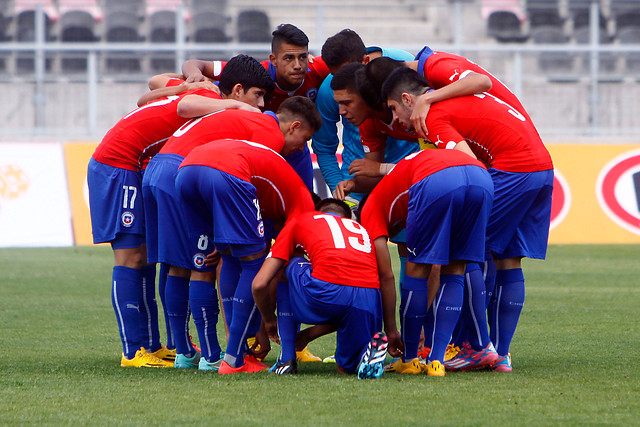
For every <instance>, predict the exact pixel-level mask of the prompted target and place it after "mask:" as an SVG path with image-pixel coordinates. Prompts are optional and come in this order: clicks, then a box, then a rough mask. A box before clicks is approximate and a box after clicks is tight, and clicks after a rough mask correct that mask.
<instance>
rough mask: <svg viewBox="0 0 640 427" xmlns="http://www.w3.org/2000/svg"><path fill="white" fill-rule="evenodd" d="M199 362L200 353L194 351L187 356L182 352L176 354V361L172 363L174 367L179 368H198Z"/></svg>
mask: <svg viewBox="0 0 640 427" xmlns="http://www.w3.org/2000/svg"><path fill="white" fill-rule="evenodd" d="M199 363H200V353H197V352H196V353H195V354H194V355H193V356H191V357H187V356H185V355H184V354H182V353H178V354H176V361H175V362H174V363H173V367H174V368H180V369H198V365H199Z"/></svg>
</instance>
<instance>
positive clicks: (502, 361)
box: [491, 353, 513, 372]
mask: <svg viewBox="0 0 640 427" xmlns="http://www.w3.org/2000/svg"><path fill="white" fill-rule="evenodd" d="M491 369H493V371H494V372H511V371H513V368H512V367H511V353H509V354H507V355H506V356H500V355H498V360H496V361H495V363H493V365H491Z"/></svg>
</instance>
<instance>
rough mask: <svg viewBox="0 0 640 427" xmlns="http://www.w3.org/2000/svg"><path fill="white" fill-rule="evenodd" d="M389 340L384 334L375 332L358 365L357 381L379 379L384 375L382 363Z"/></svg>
mask: <svg viewBox="0 0 640 427" xmlns="http://www.w3.org/2000/svg"><path fill="white" fill-rule="evenodd" d="M388 346H389V340H388V339H387V335H386V334H385V333H384V332H377V333H376V334H375V335H374V336H373V339H372V340H371V342H370V343H369V345H367V349H366V350H365V352H364V354H363V355H362V359H361V360H360V364H358V371H357V372H358V379H359V380H363V379H373V378H380V377H381V376H382V374H383V373H384V361H385V359H386V357H387V347H388Z"/></svg>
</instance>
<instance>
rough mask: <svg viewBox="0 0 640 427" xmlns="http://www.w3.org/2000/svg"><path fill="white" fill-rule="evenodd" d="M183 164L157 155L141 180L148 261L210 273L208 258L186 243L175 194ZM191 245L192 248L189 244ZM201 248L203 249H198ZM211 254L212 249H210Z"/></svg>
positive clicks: (173, 156)
mask: <svg viewBox="0 0 640 427" xmlns="http://www.w3.org/2000/svg"><path fill="white" fill-rule="evenodd" d="M183 160H184V157H183V156H180V155H178V154H162V153H161V154H156V155H155V156H154V157H153V159H151V161H150V162H149V165H148V166H147V169H146V170H145V172H144V176H143V178H142V193H143V195H144V212H145V217H146V223H147V259H148V261H149V262H150V263H151V262H162V263H165V264H168V265H173V266H176V267H182V268H186V269H189V270H198V271H210V270H212V269H213V267H211V268H207V267H205V266H204V264H203V260H204V256H206V255H207V254H206V253H204V251H203V250H201V249H199V248H198V247H197V246H196V245H194V244H193V242H190V241H189V239H187V234H188V229H187V224H186V223H185V220H184V209H183V208H182V204H181V203H180V197H179V196H178V194H177V193H176V184H175V182H176V175H177V173H178V168H179V167H180V163H182V161H183ZM189 243H192V244H189ZM201 246H202V245H201ZM209 249H211V250H210V252H211V251H212V250H213V245H210V248H209Z"/></svg>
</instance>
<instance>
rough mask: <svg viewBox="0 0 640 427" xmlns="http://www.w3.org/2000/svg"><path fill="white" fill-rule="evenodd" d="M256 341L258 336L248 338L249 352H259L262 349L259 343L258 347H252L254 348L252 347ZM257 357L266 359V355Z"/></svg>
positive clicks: (260, 359) (261, 359)
mask: <svg viewBox="0 0 640 427" xmlns="http://www.w3.org/2000/svg"><path fill="white" fill-rule="evenodd" d="M255 342H256V337H249V338H247V347H249V352H255V353H257V352H259V351H260V349H261V346H260V344H258V345H257V346H256V348H254V349H252V348H251V347H253V345H254V344H255ZM256 359H257V360H259V361H261V362H262V361H263V360H264V357H263V358H257V357H256Z"/></svg>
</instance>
